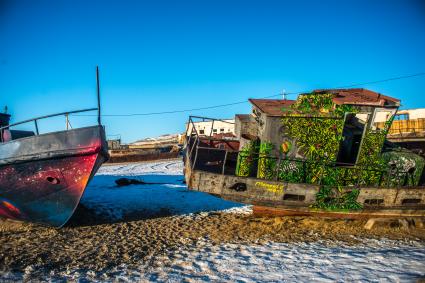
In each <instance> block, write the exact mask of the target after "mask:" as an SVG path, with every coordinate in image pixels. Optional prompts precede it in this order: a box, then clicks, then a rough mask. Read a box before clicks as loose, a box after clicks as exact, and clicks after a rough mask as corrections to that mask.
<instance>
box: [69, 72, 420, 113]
mask: <svg viewBox="0 0 425 283" xmlns="http://www.w3.org/2000/svg"><path fill="white" fill-rule="evenodd" d="M424 75H425V72H420V73H416V74H411V75H404V76H398V77H392V78H387V79H382V80H377V81H369V82H363V83H354V84H349V85H343V86H338V87H335V88H334V89H338V88H350V87H356V86H364V85H371V84H378V83H384V82H389V81H396V80H402V79H408V78H413V77H419V76H424ZM309 92H311V90H310V91H297V92H285V95H298V94H302V93H309ZM278 96H282V94H274V95H269V96H264V97H261V98H260V99H266V98H272V97H278ZM247 102H248V100H243V101H236V102H232V103H226V104H218V105H213V106H205V107H199V108H190V109H182V110H172V111H171V110H170V111H161V112H147V113H131V114H102V116H105V117H131V116H152V115H165V114H175V113H184V112H192V111H199V110H208V109H215V108H221V107H228V106H233V105H238V104H243V103H247ZM75 116H96V115H75Z"/></svg>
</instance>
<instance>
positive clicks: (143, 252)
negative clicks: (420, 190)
mask: <svg viewBox="0 0 425 283" xmlns="http://www.w3.org/2000/svg"><path fill="white" fill-rule="evenodd" d="M169 165H170V163H168V165H167V166H168V168H170V166H169ZM143 166H145V165H143ZM155 166H156V165H155ZM167 166H165V167H167ZM165 167H164V166H163V167H161V166H158V167H155V168H159V169H158V170H162V169H163V168H165ZM110 168H111V167H110V166H108V169H105V170H110ZM135 168H136V167H134V168H133V169H132V172H134V171H135V170H136V169H135ZM150 168H152V167H150ZM155 168H154V169H155ZM161 168H162V169H161ZM177 169H178V168H175V170H177ZM119 170H130V169H129V168H128V167H125V166H124V167H119V168H118V167H117V168H116V172H117V174H116V177H117V178H118V177H120V176H122V175H123V172H120V171H119ZM143 170H145V171H146V168H145V169H143ZM155 170H156V169H155ZM130 171H131V170H130ZM171 171H173V170H171ZM108 172H110V171H108ZM104 173H105V172H104ZM148 173H149V174H151V173H152V172H148ZM172 173H173V174H174V173H175V172H174V171H173V172H172ZM101 174H102V171H101V172H100V175H101ZM105 174H106V173H105ZM107 174H110V173H107ZM180 177H181V176H178V178H180ZM102 180H103V179H102ZM177 180H180V179H176V182H177ZM94 183H95V184H96V181H95V182H94ZM102 184H103V183H102V182H99V183H98V185H99V188H100V186H101V185H102ZM180 184H181V182H180ZM180 186H184V185H174V186H171V187H170V188H162V189H164V190H165V189H167V190H171V191H172V192H175V191H176V190H177V191H178V192H179V194H182V195H184V194H187V192H185V191H182V190H181V188H180ZM112 189H114V190H115V188H111V190H112ZM130 189H131V190H135V189H137V186H134V187H132V188H130ZM92 190H93V191H94V192H97V191H96V186H94V187H93V188H92ZM106 192H107V191H106ZM106 192H105V193H106ZM148 192H149V191H144V192H143V191H141V192H138V194H139V193H140V194H141V195H146V194H147V193H148ZM153 193H155V190H153ZM196 194H198V193H196ZM132 196H133V197H132V199H134V198H135V196H137V194H133V195H132ZM92 198H93V196H90V194H88V196H87V199H86V201H82V204H81V205H80V206H79V208H78V209H77V211H76V213H75V215H74V216H73V217H72V219H71V221H70V222H69V223H68V224H67V226H66V227H64V228H62V229H54V228H47V227H42V226H38V225H32V224H26V223H18V222H12V221H9V220H0V279H3V280H8V279H10V280H17V279H19V280H25V279H27V280H30V279H31V280H32V279H37V278H38V279H46V278H49V279H55V274H62V275H63V274H65V275H66V274H67V273H69V272H73V273H77V274H78V272H83V273H84V272H85V273H87V272H88V271H89V272H90V274H91V275H92V278H94V279H93V280H95V281H96V280H102V278H103V279H105V278H114V272H115V271H114V270H115V269H114V268H116V267H117V266H125V267H126V268H130V269H131V268H134V269H137V268H140V266H141V265H144V266H152V265H155V264H156V265H158V264H161V263H158V262H163V261H162V260H160V259H161V257H165V258H170V256H172V255H173V254H174V253H176V254H178V250H180V249H182V248H183V249H193V248H194V247H197V246H198V245H199V244H202V243H205V242H208V243H209V245H210V246H211V247H220V246H222V245H223V244H225V245H251V244H255V245H263V246H264V245H267V244H268V243H270V242H272V243H294V244H296V243H315V242H318V241H319V242H320V241H328V242H342V243H344V245H348V246H355V245H357V244H358V243H359V242H361V241H363V240H364V239H369V240H370V239H377V240H381V239H392V240H396V241H399V242H403V243H409V242H412V241H413V242H415V243H419V244H420V245H422V244H425V229H423V228H418V227H416V228H411V229H404V228H402V227H398V226H395V227H391V225H384V226H378V227H376V228H374V229H372V230H366V229H364V228H363V226H364V224H365V221H362V220H340V219H339V220H335V219H322V218H308V217H256V216H254V215H252V214H251V210H250V208H249V207H246V206H243V207H241V206H238V205H236V204H235V207H234V208H231V209H230V210H225V211H198V209H199V206H196V207H194V208H193V209H194V210H193V213H183V214H181V213H176V209H175V207H174V208H173V207H171V208H169V209H168V208H167V206H164V207H160V209H157V210H155V211H146V210H140V209H139V210H137V209H136V210H134V211H133V212H131V211H126V213H120V217H118V218H113V217H111V214H110V213H107V212H108V211H107V210H102V209H101V208H102V206H100V205H99V207H100V208H99V209H96V205H94V204H93V203H90V201H88V200H91V199H92ZM172 198H175V196H174V195H172ZM204 198H205V200H204V201H205V202H206V203H213V201H212V200H211V199H210V198H211V196H207V195H206V196H205V197H204ZM195 199H196V198H195ZM115 201H119V199H115ZM122 201H123V203H124V204H128V205H129V206H130V204H131V205H134V204H133V203H127V202H128V200H127V199H123V200H122ZM126 201H127V202H126ZM148 201H151V199H148ZM200 201H201V200H200ZM216 201H220V200H216ZM179 203H180V202H179ZM201 204H202V203H201ZM121 206H123V205H121ZM182 206H183V208H182V209H186V210H184V211H185V212H187V206H186V204H185V203H183V205H182ZM228 206H229V204H228V203H227V202H225V203H224V204H221V205H220V207H222V208H225V209H228V208H229V207H228ZM155 207H157V205H155ZM211 210H213V209H211ZM103 212H104V213H103ZM424 247H425V245H424ZM210 249H211V248H210ZM424 254H425V249H424ZM420 268H421V269H422V268H423V270H420V271H421V272H422V271H423V273H424V274H425V265H424V266H423V267H420ZM25 274H27V276H26V275H25ZM49 274H50V275H49ZM46 276H47V277H46ZM49 276H50V277H49ZM56 279H63V277H59V278H56ZM155 280H156V279H155V278H154V279H153V281H155ZM164 280H165V279H164ZM207 281H208V280H207Z"/></svg>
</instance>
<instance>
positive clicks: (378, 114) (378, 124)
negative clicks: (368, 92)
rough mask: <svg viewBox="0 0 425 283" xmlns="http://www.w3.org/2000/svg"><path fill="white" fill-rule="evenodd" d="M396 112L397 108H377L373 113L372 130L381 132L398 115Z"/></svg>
mask: <svg viewBox="0 0 425 283" xmlns="http://www.w3.org/2000/svg"><path fill="white" fill-rule="evenodd" d="M396 112H397V109H396V108H376V109H375V111H374V113H373V118H372V123H371V130H372V131H380V130H383V129H385V126H386V125H385V124H386V123H387V122H388V121H390V119H391V118H392V117H393V116H394V115H395V114H396ZM394 118H396V117H394Z"/></svg>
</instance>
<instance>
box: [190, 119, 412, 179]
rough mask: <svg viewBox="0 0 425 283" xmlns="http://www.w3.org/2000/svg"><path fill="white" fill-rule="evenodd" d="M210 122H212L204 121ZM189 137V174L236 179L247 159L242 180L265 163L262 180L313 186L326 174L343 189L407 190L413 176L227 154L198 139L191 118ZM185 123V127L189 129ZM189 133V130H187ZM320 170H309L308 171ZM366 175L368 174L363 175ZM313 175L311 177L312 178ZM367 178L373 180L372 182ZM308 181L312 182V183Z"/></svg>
mask: <svg viewBox="0 0 425 283" xmlns="http://www.w3.org/2000/svg"><path fill="white" fill-rule="evenodd" d="M207 119H211V120H213V119H212V118H207ZM189 123H192V130H191V131H190V133H189V132H188V131H186V133H187V134H186V143H185V149H186V154H185V158H186V162H189V165H190V166H191V169H192V170H200V171H206V172H210V173H216V174H224V175H236V168H237V164H238V163H239V164H241V163H243V161H244V159H246V158H249V159H250V162H249V163H251V164H253V166H254V168H253V169H252V170H251V173H250V174H249V175H248V176H245V177H258V164H260V163H263V164H264V162H265V161H267V162H272V163H273V166H272V168H273V169H272V171H271V172H270V171H269V172H268V174H267V175H268V176H267V177H266V179H269V180H275V181H284V182H295V183H317V184H321V183H323V182H324V180H325V178H326V177H327V176H326V174H328V173H329V172H331V171H332V172H337V173H338V178H339V179H338V180H339V181H340V183H341V184H342V186H346V185H354V186H360V185H367V186H378V187H392V186H409V185H412V184H413V176H414V173H415V172H414V171H413V172H404V171H400V170H397V168H396V167H395V166H394V167H390V168H389V169H388V170H381V169H373V168H370V167H362V166H353V165H352V164H344V163H337V162H312V161H308V160H304V159H294V158H279V157H276V156H271V155H265V154H263V153H255V154H250V155H249V156H246V155H245V156H244V154H240V152H239V151H237V150H227V149H221V148H216V147H214V146H211V143H209V140H216V139H214V137H213V136H202V137H201V136H199V135H198V133H197V131H196V129H195V127H194V125H193V123H194V122H193V119H192V117H190V118H189ZM189 123H188V125H189ZM188 129H189V126H188ZM313 167H314V168H321V169H322V170H319V172H317V171H318V170H312V168H313ZM365 172H367V173H368V174H364V173H365ZM312 174H315V176H312ZM370 176H373V177H372V178H371V177H370ZM312 180H315V181H314V182H312Z"/></svg>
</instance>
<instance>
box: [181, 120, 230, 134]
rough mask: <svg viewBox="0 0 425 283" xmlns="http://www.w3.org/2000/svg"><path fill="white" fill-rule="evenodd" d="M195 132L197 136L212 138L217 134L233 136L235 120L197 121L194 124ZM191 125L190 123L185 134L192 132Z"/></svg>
mask: <svg viewBox="0 0 425 283" xmlns="http://www.w3.org/2000/svg"><path fill="white" fill-rule="evenodd" d="M193 125H194V126H195V130H196V132H197V133H198V135H199V136H213V135H219V134H229V133H230V134H233V135H234V134H235V120H234V119H224V120H214V121H199V122H194V123H193ZM193 125H192V124H191V123H190V124H189V127H187V124H186V128H187V133H191V132H192V128H193Z"/></svg>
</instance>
